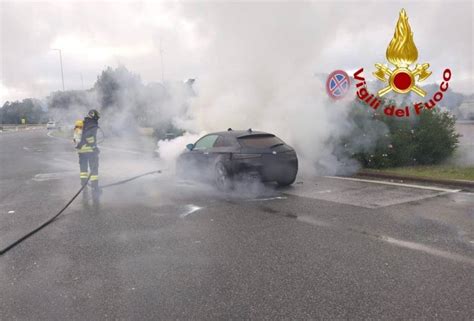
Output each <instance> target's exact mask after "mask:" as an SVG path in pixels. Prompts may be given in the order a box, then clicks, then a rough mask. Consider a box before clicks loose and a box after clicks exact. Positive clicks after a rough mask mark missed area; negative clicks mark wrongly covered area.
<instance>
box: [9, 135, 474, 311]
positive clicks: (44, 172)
mask: <svg viewBox="0 0 474 321" xmlns="http://www.w3.org/2000/svg"><path fill="white" fill-rule="evenodd" d="M71 145H72V144H71V143H70V142H69V141H67V140H64V139H60V138H55V137H50V136H48V135H47V132H46V131H45V130H35V131H24V132H9V133H0V165H1V171H0V204H1V205H0V248H3V247H5V246H6V245H8V244H10V243H11V242H13V241H14V240H15V239H17V238H19V237H20V236H22V235H23V234H24V233H26V232H28V231H29V230H31V229H33V228H35V227H36V226H38V225H39V224H41V223H42V222H44V221H45V220H47V219H48V218H49V217H51V216H52V215H53V214H55V213H56V212H57V211H58V210H59V209H60V208H61V207H62V206H63V205H64V204H65V203H66V202H67V200H69V199H70V198H71V196H72V195H73V194H74V193H75V191H76V190H77V189H78V187H79V173H78V164H77V155H76V154H75V153H74V151H73V149H72V146H71ZM163 166H164V165H163V164H160V163H158V162H157V161H156V160H155V159H153V158H152V157H151V152H150V153H142V152H140V151H139V149H133V148H131V147H130V146H128V147H127V146H116V145H115V146H111V145H109V146H107V142H106V143H105V146H104V148H103V149H102V153H101V165H100V175H101V183H102V184H108V183H112V182H115V181H118V180H121V179H125V178H127V177H131V176H134V175H137V174H140V173H143V172H147V171H150V170H154V169H158V168H161V167H163ZM0 285H1V290H0V319H1V320H16V319H19V320H116V319H120V320H129V319H131V320H170V319H182V320H185V319H201V320H214V319H219V320H228V319H254V320H261V319H268V320H277V319H292V320H306V319H323V320H332V319H377V320H382V319H387V320H394V319H417V320H423V319H444V320H472V319H474V304H473V298H474V195H473V194H472V193H468V192H463V191H457V190H452V189H449V188H448V189H446V188H443V187H439V186H438V187H432V186H428V187H427V186H417V185H415V186H411V185H403V184H401V185H400V184H390V183H389V184H386V183H384V182H370V181H365V180H352V179H342V178H337V177H315V178H309V179H308V178H299V179H298V180H297V182H296V184H294V186H293V187H290V188H287V189H276V188H275V187H273V186H271V185H265V186H263V185H259V184H254V185H252V186H239V188H238V189H237V191H236V192H234V193H233V194H230V195H227V194H222V193H219V192H217V191H215V190H214V189H213V188H211V187H208V186H205V185H201V184H197V183H192V182H185V181H176V180H175V179H174V178H173V176H172V175H171V174H170V173H169V172H168V171H166V170H165V171H164V172H163V174H161V175H158V174H155V175H150V176H147V177H143V178H140V179H138V180H135V181H133V182H130V183H127V184H124V185H120V186H115V187H110V188H109V189H105V190H104V194H103V196H102V199H101V202H100V205H99V206H93V205H91V204H89V203H88V202H84V201H82V199H80V198H79V199H78V200H76V202H74V203H73V204H72V205H71V207H70V208H69V209H68V210H67V211H66V212H65V213H64V215H63V216H61V217H60V218H59V219H58V220H57V221H55V222H54V223H53V224H52V225H50V226H48V227H47V228H46V229H44V230H42V231H40V232H39V233H37V234H36V235H34V236H32V237H31V238H29V239H27V240H26V241H25V242H23V243H21V244H20V245H18V246H17V247H15V248H13V249H12V250H11V251H9V252H8V253H7V254H5V255H4V256H1V257H0Z"/></svg>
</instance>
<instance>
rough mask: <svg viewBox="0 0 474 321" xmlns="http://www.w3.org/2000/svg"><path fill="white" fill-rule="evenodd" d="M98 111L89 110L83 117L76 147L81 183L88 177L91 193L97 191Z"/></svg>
mask: <svg viewBox="0 0 474 321" xmlns="http://www.w3.org/2000/svg"><path fill="white" fill-rule="evenodd" d="M98 120H99V113H98V112H97V111H96V110H91V111H89V113H88V114H87V116H86V117H85V118H84V122H83V129H82V135H81V140H80V142H79V144H78V145H77V147H76V149H77V152H78V154H79V167H80V178H81V184H82V185H84V184H85V183H86V182H87V178H88V177H89V170H90V176H91V177H90V182H91V187H92V190H93V193H94V192H96V193H99V148H98V147H97V129H98V128H99V123H98Z"/></svg>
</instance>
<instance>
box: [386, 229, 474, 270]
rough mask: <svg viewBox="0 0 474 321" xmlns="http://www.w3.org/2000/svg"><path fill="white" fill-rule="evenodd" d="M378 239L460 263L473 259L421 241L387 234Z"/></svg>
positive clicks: (470, 262) (469, 261) (472, 261)
mask: <svg viewBox="0 0 474 321" xmlns="http://www.w3.org/2000/svg"><path fill="white" fill-rule="evenodd" d="M380 239H381V240H382V241H384V242H387V243H390V244H393V245H395V246H398V247H403V248H407V249H410V250H416V251H421V252H425V253H427V254H431V255H435V256H439V257H443V258H445V259H450V260H454V261H458V262H462V263H469V264H471V265H474V259H472V258H470V257H466V256H463V255H460V254H456V253H451V252H448V251H443V250H438V249H435V248H433V247H430V246H427V245H424V244H421V243H415V242H410V241H403V240H397V239H394V238H392V237H389V236H381V237H380Z"/></svg>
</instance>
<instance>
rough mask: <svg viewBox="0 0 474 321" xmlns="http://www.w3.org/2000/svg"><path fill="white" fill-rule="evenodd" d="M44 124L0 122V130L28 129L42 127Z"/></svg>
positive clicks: (44, 126)
mask: <svg viewBox="0 0 474 321" xmlns="http://www.w3.org/2000/svg"><path fill="white" fill-rule="evenodd" d="M44 128H46V124H26V125H19V124H0V132H2V131H3V132H6V131H20V130H30V129H44Z"/></svg>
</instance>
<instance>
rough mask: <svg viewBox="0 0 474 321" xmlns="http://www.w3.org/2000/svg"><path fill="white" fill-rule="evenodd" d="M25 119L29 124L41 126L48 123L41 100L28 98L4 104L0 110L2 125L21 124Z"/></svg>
mask: <svg viewBox="0 0 474 321" xmlns="http://www.w3.org/2000/svg"><path fill="white" fill-rule="evenodd" d="M22 119H25V120H26V122H27V123H28V124H39V123H45V122H47V121H48V117H47V113H46V111H44V110H43V108H42V104H41V102H40V101H39V100H37V99H33V98H27V99H23V100H22V101H21V102H20V101H15V102H9V101H7V102H6V103H5V104H3V106H2V108H1V109H0V123H2V124H21V120H22Z"/></svg>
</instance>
